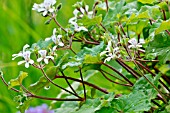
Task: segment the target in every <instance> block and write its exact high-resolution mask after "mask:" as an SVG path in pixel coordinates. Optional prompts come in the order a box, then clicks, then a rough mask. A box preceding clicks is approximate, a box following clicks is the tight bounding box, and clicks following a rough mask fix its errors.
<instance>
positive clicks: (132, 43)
mask: <svg viewBox="0 0 170 113" xmlns="http://www.w3.org/2000/svg"><path fill="white" fill-rule="evenodd" d="M128 42H129V44H130V45H129V46H128V48H132V49H137V48H140V47H142V44H143V43H144V41H142V40H140V42H139V43H138V42H137V40H136V38H132V39H130V40H129V41H128Z"/></svg>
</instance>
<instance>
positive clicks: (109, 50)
mask: <svg viewBox="0 0 170 113" xmlns="http://www.w3.org/2000/svg"><path fill="white" fill-rule="evenodd" d="M103 55H105V56H106V57H107V58H106V59H105V60H104V62H106V61H108V62H109V61H110V60H111V59H115V58H119V57H120V54H119V48H118V47H115V48H113V46H112V41H111V40H110V41H109V42H108V45H107V47H106V50H105V51H103V52H101V53H100V56H103Z"/></svg>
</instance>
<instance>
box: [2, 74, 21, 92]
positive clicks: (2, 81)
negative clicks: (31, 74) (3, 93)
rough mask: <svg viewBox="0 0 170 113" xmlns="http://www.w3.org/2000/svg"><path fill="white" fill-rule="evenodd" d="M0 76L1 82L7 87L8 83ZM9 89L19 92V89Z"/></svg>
mask: <svg viewBox="0 0 170 113" xmlns="http://www.w3.org/2000/svg"><path fill="white" fill-rule="evenodd" d="M0 78H1V80H2V82H3V83H4V84H5V85H6V86H7V87H9V85H8V84H7V82H6V81H5V79H4V78H3V76H2V75H0ZM11 90H13V91H15V92H20V91H19V90H17V89H15V88H11Z"/></svg>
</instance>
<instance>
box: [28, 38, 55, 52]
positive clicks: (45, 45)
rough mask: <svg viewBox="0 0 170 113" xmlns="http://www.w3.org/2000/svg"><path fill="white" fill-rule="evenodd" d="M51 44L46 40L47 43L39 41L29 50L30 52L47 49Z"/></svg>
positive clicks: (50, 41)
mask: <svg viewBox="0 0 170 113" xmlns="http://www.w3.org/2000/svg"><path fill="white" fill-rule="evenodd" d="M51 43H52V40H48V41H44V40H39V41H38V42H37V43H34V44H32V46H31V48H30V49H31V50H40V49H48V47H49V46H50V45H51Z"/></svg>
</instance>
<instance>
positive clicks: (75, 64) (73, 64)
mask: <svg viewBox="0 0 170 113" xmlns="http://www.w3.org/2000/svg"><path fill="white" fill-rule="evenodd" d="M81 64H82V63H81V62H74V61H71V62H68V63H66V64H64V65H63V66H62V69H66V68H67V67H77V66H80V65H81Z"/></svg>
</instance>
